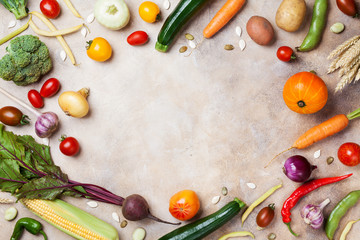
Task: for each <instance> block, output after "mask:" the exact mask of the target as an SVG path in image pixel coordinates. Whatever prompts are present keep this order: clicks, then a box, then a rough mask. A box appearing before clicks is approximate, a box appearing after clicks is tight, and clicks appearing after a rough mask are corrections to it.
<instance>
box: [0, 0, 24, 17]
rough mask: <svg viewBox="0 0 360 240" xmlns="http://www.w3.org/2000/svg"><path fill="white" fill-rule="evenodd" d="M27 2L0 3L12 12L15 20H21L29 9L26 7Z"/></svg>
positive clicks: (5, 0) (2, 1)
mask: <svg viewBox="0 0 360 240" xmlns="http://www.w3.org/2000/svg"><path fill="white" fill-rule="evenodd" d="M27 2H28V0H0V3H1V4H2V5H4V7H5V8H6V9H7V10H9V11H10V12H12V13H13V14H14V15H15V17H16V19H22V18H24V17H26V16H27V15H28V12H29V9H27V7H26V4H27Z"/></svg>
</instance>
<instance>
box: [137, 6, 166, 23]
mask: <svg viewBox="0 0 360 240" xmlns="http://www.w3.org/2000/svg"><path fill="white" fill-rule="evenodd" d="M139 15H140V17H141V18H142V20H144V21H145V22H148V23H153V22H156V21H158V20H160V19H161V15H160V8H159V6H158V5H156V4H155V3H153V2H150V1H146V2H143V3H142V4H141V5H140V7H139Z"/></svg>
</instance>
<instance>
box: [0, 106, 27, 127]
mask: <svg viewBox="0 0 360 240" xmlns="http://www.w3.org/2000/svg"><path fill="white" fill-rule="evenodd" d="M0 121H1V122H2V123H3V124H5V125H8V126H17V125H19V124H21V125H25V124H28V123H29V117H28V116H26V115H24V114H23V113H22V112H21V111H20V110H19V109H17V108H16V107H11V106H6V107H3V108H1V109H0Z"/></svg>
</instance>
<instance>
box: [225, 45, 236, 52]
mask: <svg viewBox="0 0 360 240" xmlns="http://www.w3.org/2000/svg"><path fill="white" fill-rule="evenodd" d="M224 49H225V50H227V51H231V50H233V49H234V46H233V45H231V44H226V45H225V46H224Z"/></svg>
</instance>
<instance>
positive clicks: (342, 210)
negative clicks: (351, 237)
mask: <svg viewBox="0 0 360 240" xmlns="http://www.w3.org/2000/svg"><path fill="white" fill-rule="evenodd" d="M359 199H360V190H357V191H353V192H350V193H349V194H348V195H346V197H345V198H343V199H342V200H341V201H340V202H339V203H338V204H337V205H336V207H335V208H334V210H332V212H331V213H330V216H329V218H328V219H327V221H326V225H325V232H326V236H327V237H328V239H329V240H332V239H333V238H334V234H335V231H336V229H337V228H338V226H339V223H340V220H341V218H342V217H343V216H344V215H345V214H346V213H347V211H348V210H349V209H350V208H351V207H353V206H354V205H355V204H356V203H357V202H358V201H359Z"/></svg>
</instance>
